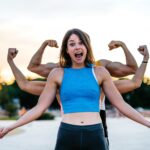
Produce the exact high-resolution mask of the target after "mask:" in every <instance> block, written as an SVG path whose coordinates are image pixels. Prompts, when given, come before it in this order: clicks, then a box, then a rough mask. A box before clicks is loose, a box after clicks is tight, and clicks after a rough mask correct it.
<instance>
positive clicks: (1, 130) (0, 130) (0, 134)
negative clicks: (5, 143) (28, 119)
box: [0, 127, 9, 138]
mask: <svg viewBox="0 0 150 150" xmlns="http://www.w3.org/2000/svg"><path fill="white" fill-rule="evenodd" d="M8 132H9V129H8V128H4V127H3V128H0V138H3V137H4V136H5V135H6V134H7V133H8Z"/></svg>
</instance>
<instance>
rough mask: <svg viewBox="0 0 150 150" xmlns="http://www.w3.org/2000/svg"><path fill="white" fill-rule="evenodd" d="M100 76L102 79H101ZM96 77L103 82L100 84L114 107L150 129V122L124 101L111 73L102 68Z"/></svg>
mask: <svg viewBox="0 0 150 150" xmlns="http://www.w3.org/2000/svg"><path fill="white" fill-rule="evenodd" d="M100 75H101V77H99V76H100ZM96 76H97V79H98V81H100V80H102V81H100V84H101V85H102V88H103V91H104V93H105V95H106V96H107V98H108V99H109V101H110V102H111V104H112V105H113V106H115V107H116V108H117V109H118V110H119V111H120V112H121V113H122V114H124V115H125V116H126V117H128V118H130V119H131V120H133V121H136V122H138V123H140V124H142V125H144V126H147V127H150V122H149V121H147V120H146V119H145V118H144V117H143V116H142V115H141V114H140V113H139V112H137V111H136V110H135V109H133V108H132V107H131V106H130V105H128V104H127V103H126V102H125V101H124V100H123V98H122V96H121V95H120V93H119V91H118V90H117V88H116V87H115V85H114V83H113V81H112V79H111V76H110V74H109V72H108V71H107V70H106V69H105V68H103V67H100V69H99V74H98V73H97V74H96ZM100 78H102V79H100Z"/></svg>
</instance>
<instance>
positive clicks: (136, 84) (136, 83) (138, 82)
mask: <svg viewBox="0 0 150 150" xmlns="http://www.w3.org/2000/svg"><path fill="white" fill-rule="evenodd" d="M141 84H142V80H135V81H134V87H135V89H137V88H140V87H141Z"/></svg>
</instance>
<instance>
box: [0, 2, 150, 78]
mask: <svg viewBox="0 0 150 150" xmlns="http://www.w3.org/2000/svg"><path fill="white" fill-rule="evenodd" d="M149 27H150V2H149V0H126V1H120V0H113V1H112V0H75V1H71V0H32V1H31V0H0V73H1V76H2V77H3V78H5V79H7V80H8V79H11V78H12V77H13V76H12V73H11V70H10V68H9V66H8V64H7V50H8V48H9V47H16V48H17V49H18V50H19V54H18V56H17V58H16V59H15V63H16V64H17V66H18V67H19V68H20V69H21V70H22V71H23V72H24V74H25V75H26V76H34V75H35V74H33V73H30V72H29V71H27V69H26V68H27V65H28V63H29V61H30V59H31V57H32V55H33V54H34V52H35V51H36V50H37V49H38V48H39V47H40V45H41V44H42V42H43V41H44V40H46V39H55V40H57V41H58V44H59V46H60V45H61V40H62V38H63V36H64V34H65V32H66V31H67V30H68V29H70V28H80V29H82V30H84V31H86V32H87V33H88V34H89V35H90V37H91V41H92V45H93V50H94V55H95V58H96V59H102V58H105V59H110V60H113V61H120V62H125V59H124V54H123V51H122V49H116V50H114V51H111V52H109V51H108V47H107V45H108V43H109V42H110V41H111V40H121V41H123V42H125V43H126V45H127V46H128V48H129V49H130V50H131V53H132V54H133V55H134V56H135V58H136V60H137V62H138V64H139V65H140V63H141V61H142V57H141V56H140V54H138V52H137V47H138V46H139V45H143V44H146V45H147V46H148V48H149V49H150V29H149ZM58 55H59V49H54V48H47V49H46V51H45V54H44V57H43V63H45V62H48V61H52V62H57V61H58ZM145 75H146V76H150V65H148V68H147V71H146V74H145Z"/></svg>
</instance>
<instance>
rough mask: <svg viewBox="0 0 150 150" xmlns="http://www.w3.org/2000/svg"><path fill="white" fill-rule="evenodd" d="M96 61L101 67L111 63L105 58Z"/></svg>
mask: <svg viewBox="0 0 150 150" xmlns="http://www.w3.org/2000/svg"><path fill="white" fill-rule="evenodd" d="M97 62H99V63H100V64H101V65H102V66H103V67H106V66H107V65H108V64H109V63H111V61H110V60H107V59H100V60H98V61H97Z"/></svg>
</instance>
